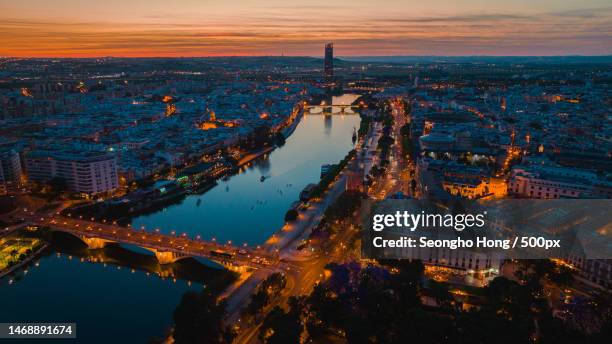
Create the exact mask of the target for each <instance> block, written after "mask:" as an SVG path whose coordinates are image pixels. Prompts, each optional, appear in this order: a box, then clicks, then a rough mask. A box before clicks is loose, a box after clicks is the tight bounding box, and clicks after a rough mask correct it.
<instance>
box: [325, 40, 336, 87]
mask: <svg viewBox="0 0 612 344" xmlns="http://www.w3.org/2000/svg"><path fill="white" fill-rule="evenodd" d="M324 73H325V81H326V82H330V81H332V80H333V79H334V44H333V43H327V44H325V70H324Z"/></svg>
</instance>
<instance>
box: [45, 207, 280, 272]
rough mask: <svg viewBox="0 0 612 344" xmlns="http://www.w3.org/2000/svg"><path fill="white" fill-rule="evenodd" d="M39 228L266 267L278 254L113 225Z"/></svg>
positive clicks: (56, 222)
mask: <svg viewBox="0 0 612 344" xmlns="http://www.w3.org/2000/svg"><path fill="white" fill-rule="evenodd" d="M40 225H43V226H49V227H51V228H53V229H55V230H57V231H62V232H67V233H71V234H73V235H75V236H84V237H87V238H99V239H104V240H108V241H111V242H118V243H125V244H132V245H136V246H140V247H143V248H147V249H152V250H155V251H158V252H173V253H177V254H180V255H185V256H193V257H203V258H207V259H211V260H227V261H231V262H233V263H240V264H245V265H253V264H255V265H266V264H269V263H272V262H275V261H277V260H278V255H277V254H276V253H275V252H270V251H268V250H265V249H263V248H252V247H236V246H232V245H229V244H220V243H217V242H213V241H206V240H200V239H192V238H189V237H187V236H172V235H167V234H162V233H159V232H145V231H138V230H135V229H132V228H128V227H122V226H118V225H113V224H105V223H97V222H89V221H84V220H77V219H72V218H61V219H49V220H47V221H44V222H43V223H40ZM214 252H224V253H227V254H228V256H226V255H218V254H215V253H214ZM229 255H231V257H230V256H229Z"/></svg>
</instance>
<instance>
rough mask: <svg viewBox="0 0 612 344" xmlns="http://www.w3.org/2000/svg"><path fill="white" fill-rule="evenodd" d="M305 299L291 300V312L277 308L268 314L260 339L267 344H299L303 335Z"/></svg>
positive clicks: (293, 298)
mask: <svg viewBox="0 0 612 344" xmlns="http://www.w3.org/2000/svg"><path fill="white" fill-rule="evenodd" d="M303 310H304V298H295V297H292V298H290V299H289V311H288V312H285V311H284V310H283V309H282V308H280V307H278V306H276V307H274V308H273V309H272V311H270V313H268V315H267V316H266V318H265V319H264V321H263V324H262V326H261V329H260V332H259V339H260V340H261V341H262V342H264V343H266V344H284V343H299V342H300V337H301V335H302V330H303V326H302V321H301V316H302V312H303Z"/></svg>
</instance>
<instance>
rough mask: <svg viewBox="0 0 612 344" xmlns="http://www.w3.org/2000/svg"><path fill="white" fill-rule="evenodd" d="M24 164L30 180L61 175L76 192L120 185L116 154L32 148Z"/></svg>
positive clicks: (108, 190)
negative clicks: (36, 149) (50, 150)
mask: <svg viewBox="0 0 612 344" xmlns="http://www.w3.org/2000/svg"><path fill="white" fill-rule="evenodd" d="M25 165H26V171H27V175H28V178H29V180H31V181H35V182H40V183H46V182H49V181H50V180H52V179H54V178H60V179H62V180H63V181H65V183H66V186H67V188H68V189H69V190H71V191H74V192H80V193H85V194H98V193H104V192H110V191H113V190H114V189H116V188H117V187H118V186H119V183H118V178H117V163H116V159H115V156H114V155H112V154H108V153H105V152H91V151H83V152H49V151H33V152H30V153H29V154H28V155H27V157H26V158H25Z"/></svg>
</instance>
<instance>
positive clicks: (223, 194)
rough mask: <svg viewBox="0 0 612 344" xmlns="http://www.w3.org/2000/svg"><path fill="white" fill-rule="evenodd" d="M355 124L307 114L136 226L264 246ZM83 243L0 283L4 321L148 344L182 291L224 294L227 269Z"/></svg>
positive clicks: (344, 147) (346, 145)
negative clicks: (279, 137) (237, 167)
mask: <svg viewBox="0 0 612 344" xmlns="http://www.w3.org/2000/svg"><path fill="white" fill-rule="evenodd" d="M347 97H348V98H347ZM354 98H355V97H354V96H352V95H347V96H346V97H342V98H340V99H339V100H338V103H345V102H346V101H347V99H348V101H349V102H352V100H351V99H354ZM334 101H336V100H334ZM358 127H359V116H357V115H349V114H347V115H340V114H335V115H332V116H324V115H321V114H307V115H305V116H304V117H303V118H302V120H301V122H300V123H299V125H298V126H297V128H296V129H295V131H294V133H293V134H292V135H291V136H290V137H289V138H288V139H287V140H286V143H285V145H284V146H282V147H280V148H278V149H276V150H274V151H272V152H271V153H269V154H268V155H267V156H265V157H262V158H260V159H258V160H256V161H254V162H252V163H251V164H250V165H249V166H248V167H246V168H245V170H244V171H243V172H241V173H239V174H237V175H234V176H232V177H230V178H229V179H228V180H226V181H219V185H217V186H216V187H214V188H213V189H211V190H209V191H208V192H206V193H205V194H203V195H192V196H189V197H187V198H185V199H184V200H183V201H182V202H181V203H179V204H175V205H171V206H168V207H167V208H165V209H163V210H161V211H159V212H157V213H154V214H150V215H146V216H141V217H139V218H136V219H134V220H133V225H134V226H138V227H140V226H142V225H144V226H146V227H147V229H153V228H160V229H161V231H162V232H170V231H171V230H175V231H176V232H177V233H187V234H188V235H190V236H195V235H201V237H202V238H203V239H210V238H212V237H215V238H217V239H218V240H221V241H226V240H232V241H233V242H234V243H243V242H246V243H249V244H258V243H262V242H264V241H265V240H266V239H267V238H268V237H269V236H270V235H271V234H272V233H273V232H275V231H276V230H277V229H278V228H280V227H281V226H282V225H283V222H284V214H285V212H286V211H287V209H288V208H289V206H290V205H291V203H293V202H294V201H296V200H297V199H298V197H299V193H300V191H301V190H302V189H303V188H304V187H305V186H306V185H307V184H309V183H316V182H317V181H318V180H319V176H320V170H321V165H322V164H328V163H337V162H338V161H339V160H341V159H342V158H343V157H344V156H345V155H346V153H347V152H348V151H349V150H350V149H351V148H352V142H351V136H352V133H353V128H358ZM262 176H264V177H265V180H264V181H263V182H261V181H260V179H261V177H262ZM65 241H68V243H66V242H65ZM79 245H80V244H79V243H74V242H71V239H70V238H60V239H59V240H58V243H56V244H54V245H53V246H52V248H51V249H50V250H49V252H48V254H46V255H44V256H42V257H40V258H39V259H37V261H36V264H31V265H30V266H29V267H28V268H27V272H26V271H23V270H22V271H21V272H19V273H18V274H17V275H14V276H9V277H6V278H3V279H0V322H15V321H19V322H76V323H77V334H78V337H79V339H78V340H77V341H76V342H83V343H109V342H113V341H117V338H121V342H130V343H145V342H147V341H148V340H149V339H151V338H153V337H160V336H163V335H164V333H165V331H166V330H167V329H168V328H169V326H170V325H171V324H172V312H173V311H174V309H175V307H176V306H177V305H178V303H179V301H180V297H181V295H182V294H183V293H184V292H185V291H187V290H200V289H201V288H202V287H203V286H205V287H209V288H210V287H212V288H221V286H222V285H224V284H225V283H227V279H228V274H227V273H226V272H224V271H221V270H215V269H209V268H207V267H206V266H205V265H203V264H199V263H197V262H195V261H189V260H187V261H182V262H180V263H178V264H175V265H178V266H174V267H172V268H169V267H160V266H159V265H158V264H157V263H156V262H155V261H154V258H153V257H152V256H151V255H150V253H146V252H145V251H143V250H142V249H138V248H135V247H125V248H124V247H114V248H113V247H111V248H106V249H104V250H102V251H97V252H96V251H90V250H87V249H86V248H84V247H81V246H79ZM59 252H62V253H59ZM101 261H104V262H105V263H101ZM168 270H171V271H168ZM171 275H174V276H175V278H172V277H168V276H171Z"/></svg>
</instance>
